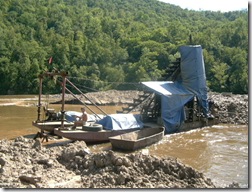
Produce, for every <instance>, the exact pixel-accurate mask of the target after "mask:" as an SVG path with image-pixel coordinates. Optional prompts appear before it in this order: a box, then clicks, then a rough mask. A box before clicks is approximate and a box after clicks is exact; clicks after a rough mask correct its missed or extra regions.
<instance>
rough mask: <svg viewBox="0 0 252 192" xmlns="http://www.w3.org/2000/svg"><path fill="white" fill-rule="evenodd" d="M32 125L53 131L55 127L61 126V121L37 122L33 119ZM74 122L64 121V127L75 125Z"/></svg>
mask: <svg viewBox="0 0 252 192" xmlns="http://www.w3.org/2000/svg"><path fill="white" fill-rule="evenodd" d="M32 125H33V126H34V127H37V128H39V129H41V130H42V131H47V132H51V133H53V131H54V129H55V128H58V127H60V126H61V121H42V122H36V121H33V122H32ZM73 125H74V123H71V122H64V127H69V126H73Z"/></svg>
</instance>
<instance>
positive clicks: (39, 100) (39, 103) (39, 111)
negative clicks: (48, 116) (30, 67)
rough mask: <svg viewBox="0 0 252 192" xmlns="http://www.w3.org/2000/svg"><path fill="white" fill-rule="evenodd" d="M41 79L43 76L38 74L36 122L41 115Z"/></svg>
mask: <svg viewBox="0 0 252 192" xmlns="http://www.w3.org/2000/svg"><path fill="white" fill-rule="evenodd" d="M42 80H43V77H42V76H41V75H39V98H38V118H37V122H39V121H40V116H41V95H42Z"/></svg>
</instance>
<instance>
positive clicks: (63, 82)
mask: <svg viewBox="0 0 252 192" xmlns="http://www.w3.org/2000/svg"><path fill="white" fill-rule="evenodd" d="M62 78H63V81H62V107H61V128H64V119H65V92H66V73H63V74H62Z"/></svg>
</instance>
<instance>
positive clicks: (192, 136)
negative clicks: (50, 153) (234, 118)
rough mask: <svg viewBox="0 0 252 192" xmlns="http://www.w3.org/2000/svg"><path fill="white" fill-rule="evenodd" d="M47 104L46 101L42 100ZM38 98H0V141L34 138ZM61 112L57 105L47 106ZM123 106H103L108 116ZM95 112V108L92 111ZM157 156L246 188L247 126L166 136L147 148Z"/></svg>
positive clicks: (219, 183) (98, 147)
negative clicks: (24, 137) (180, 162)
mask: <svg viewBox="0 0 252 192" xmlns="http://www.w3.org/2000/svg"><path fill="white" fill-rule="evenodd" d="M43 101H44V102H48V98H43ZM36 104H37V96H33V95H29V96H28V95H25V96H0V139H13V138H16V137H18V136H26V137H31V138H32V137H34V136H35V134H36V133H37V132H38V131H39V130H38V129H37V128H35V127H33V126H32V123H31V122H32V121H34V120H36V118H37V107H36ZM49 107H50V108H54V109H56V110H60V107H61V106H60V105H50V106H49ZM80 107H81V106H80V105H65V109H66V110H75V111H80ZM121 107H122V106H102V107H101V108H102V109H103V110H104V111H106V112H107V113H108V114H110V113H115V112H116V110H121ZM93 110H94V111H95V112H98V111H96V109H93ZM89 147H90V148H91V150H93V151H99V150H109V149H111V145H110V143H105V144H99V145H92V146H89ZM144 150H147V151H148V153H149V154H151V155H156V156H159V157H164V158H165V157H168V156H173V157H177V158H178V159H179V160H180V161H182V162H183V163H184V164H187V165H190V166H192V167H193V168H195V169H197V170H198V171H200V172H202V173H204V175H205V176H206V177H209V178H211V180H212V181H213V182H214V183H215V184H216V185H217V186H226V185H228V184H231V183H232V182H237V183H239V185H240V187H242V188H247V187H248V175H249V170H248V168H249V166H248V126H247V125H230V124H220V125H215V126H211V127H204V128H201V129H195V130H192V131H188V132H183V133H177V134H171V135H165V137H164V139H163V140H162V141H160V142H159V143H157V144H154V145H151V146H149V147H147V148H146V149H144Z"/></svg>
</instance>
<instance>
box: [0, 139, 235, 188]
mask: <svg viewBox="0 0 252 192" xmlns="http://www.w3.org/2000/svg"><path fill="white" fill-rule="evenodd" d="M0 173H1V174H0V187H1V188H218V186H215V185H214V184H213V183H212V181H211V180H210V179H209V178H206V177H205V176H204V175H203V173H200V172H199V171H197V170H195V169H193V168H192V167H190V166H187V165H185V164H183V163H182V162H180V161H179V160H178V159H175V158H173V157H167V158H158V157H155V156H151V155H148V154H144V153H143V152H141V151H140V152H136V153H131V154H124V155H122V154H117V153H116V152H113V151H111V150H108V151H103V152H99V153H91V152H90V150H89V148H88V147H87V146H86V144H85V142H83V141H78V142H74V143H68V144H64V145H47V146H45V145H42V144H41V143H40V141H39V140H33V139H28V138H24V137H18V138H16V139H15V140H0ZM227 187H230V188H234V187H235V188H236V187H239V185H238V184H237V183H232V184H230V185H229V186H227Z"/></svg>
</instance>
